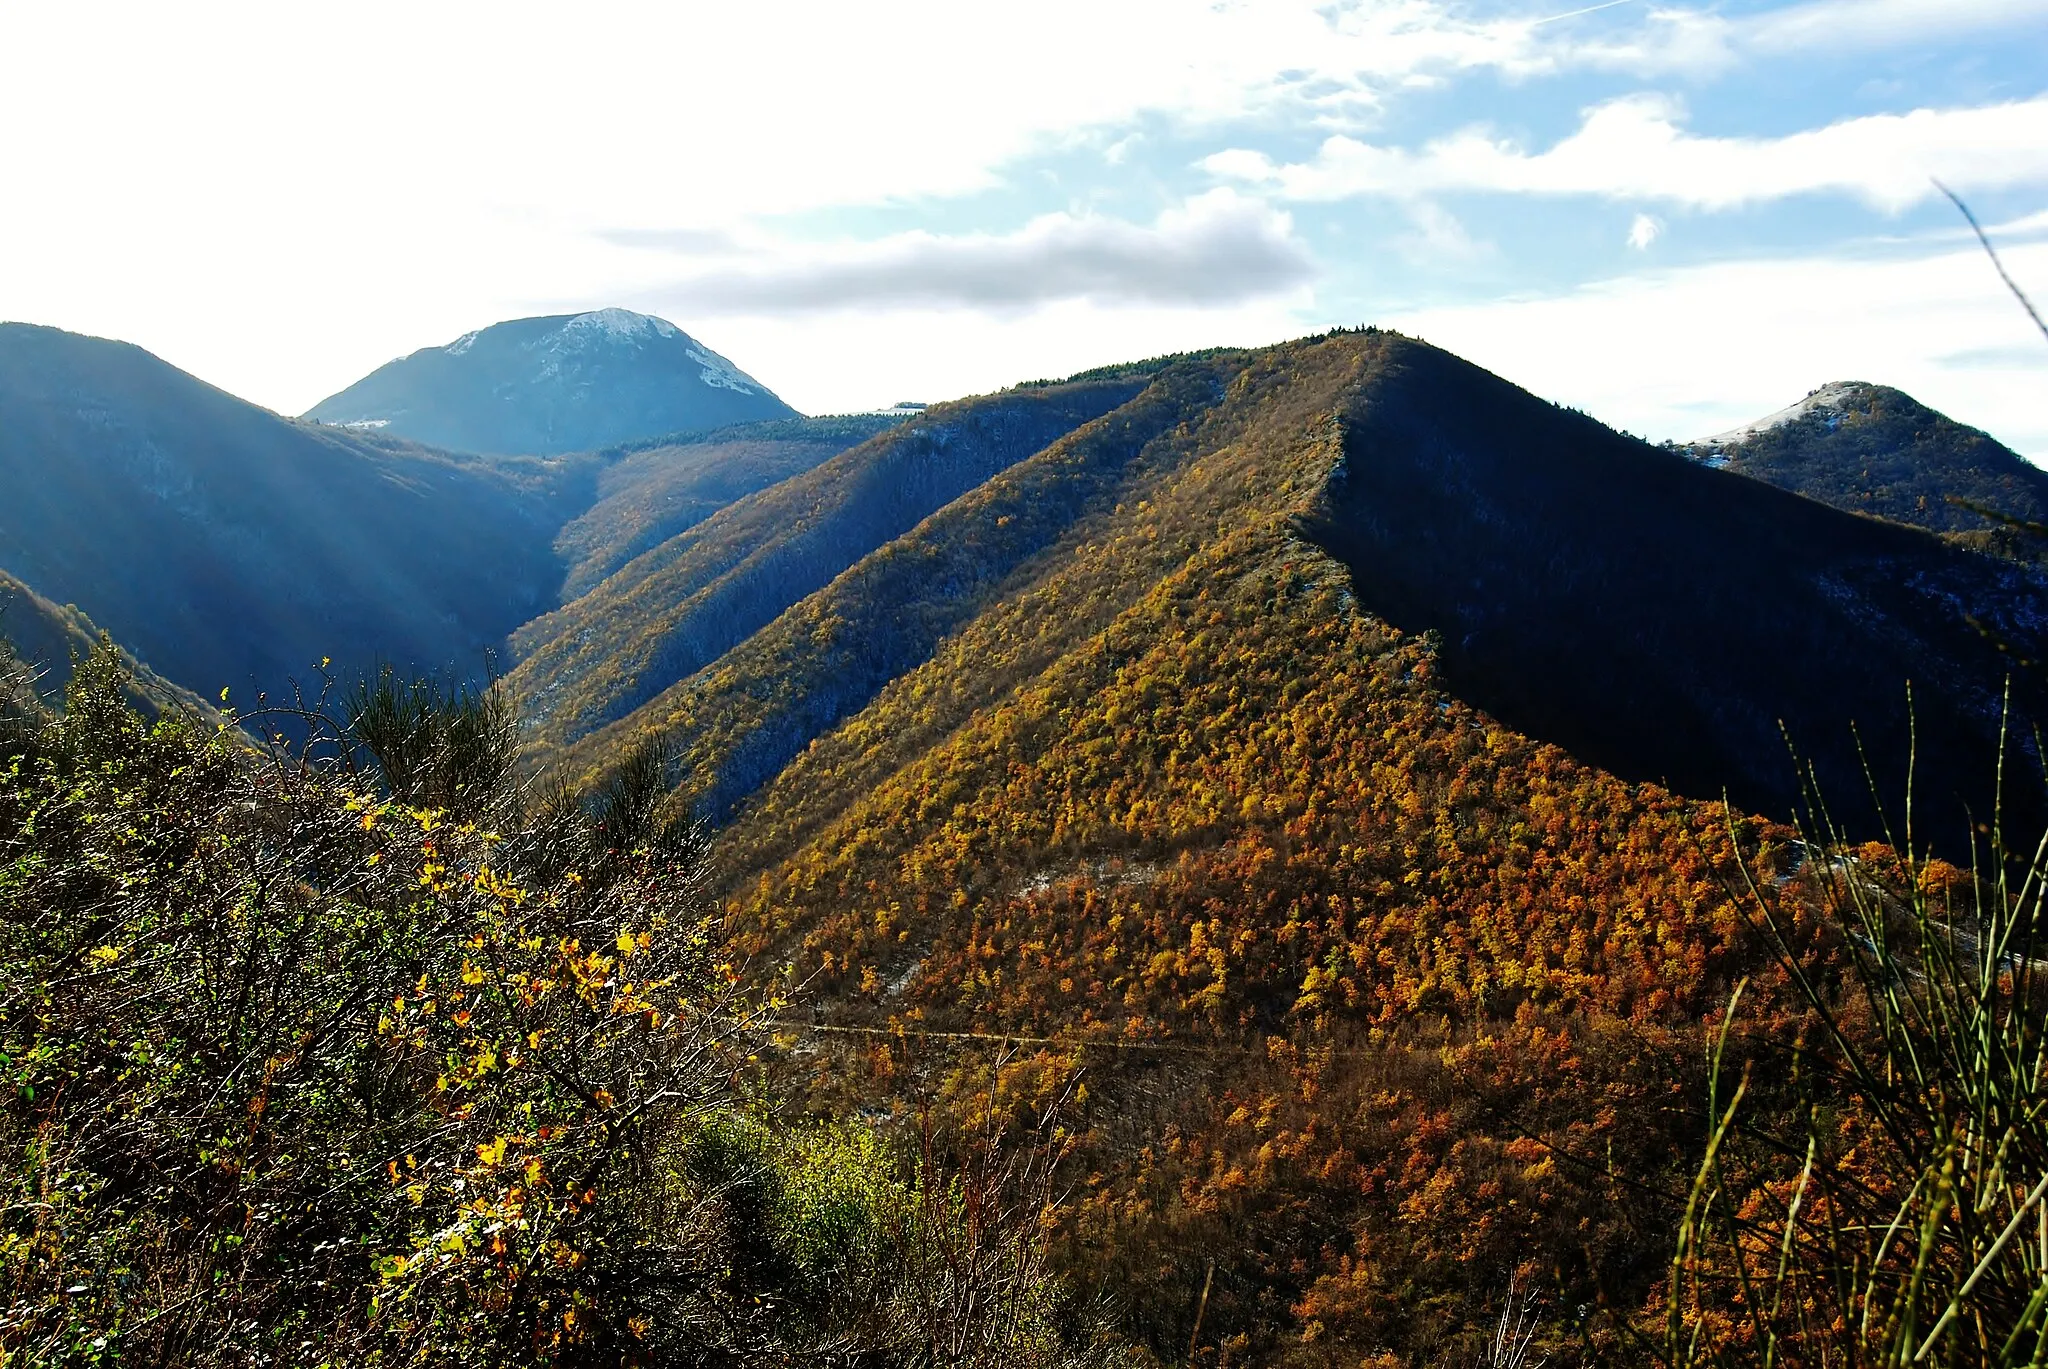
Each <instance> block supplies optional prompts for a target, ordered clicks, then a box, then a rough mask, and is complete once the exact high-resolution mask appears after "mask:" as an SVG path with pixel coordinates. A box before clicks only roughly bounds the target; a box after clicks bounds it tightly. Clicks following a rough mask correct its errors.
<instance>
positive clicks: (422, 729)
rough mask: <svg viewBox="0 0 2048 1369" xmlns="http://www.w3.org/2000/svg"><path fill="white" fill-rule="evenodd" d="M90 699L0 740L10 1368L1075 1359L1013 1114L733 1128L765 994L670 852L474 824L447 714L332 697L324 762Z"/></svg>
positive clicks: (536, 810)
mask: <svg viewBox="0 0 2048 1369" xmlns="http://www.w3.org/2000/svg"><path fill="white" fill-rule="evenodd" d="M6 669H7V667H6V664H5V662H0V678H5V671H6ZM128 688H129V686H128V685H127V683H126V682H125V681H124V680H122V678H121V675H120V666H119V662H118V659H117V658H116V657H115V655H114V654H113V653H112V652H111V651H108V652H104V653H101V654H98V655H96V656H95V657H93V658H92V659H90V660H89V661H88V662H86V663H85V664H84V666H83V668H81V669H80V670H79V671H78V672H77V673H76V674H75V675H74V677H73V679H72V681H71V682H70V685H69V687H68V689H67V691H66V699H65V707H64V709H63V712H62V713H61V715H53V714H49V713H47V712H43V711H30V712H27V713H24V712H21V711H18V710H13V709H0V900H4V905H0V906H4V910H5V913H6V916H5V918H4V919H0V1060H4V1062H5V1066H6V1079H7V1087H6V1088H5V1089H4V1090H0V1142H4V1145H0V1156H4V1162H0V1356H4V1357H5V1358H6V1360H7V1361H8V1362H9V1363H24V1364H37V1365H53V1366H56V1365H64V1366H70V1365H81V1366H82V1365H97V1364H108V1363H132V1364H190V1365H217V1366H230V1365H236V1366H240V1365H249V1364H277V1365H290V1366H308V1369H310V1367H311V1366H316V1365H317V1366H352V1365H361V1364H372V1363H383V1364H433V1365H449V1366H466V1365H467V1366H478V1367H479V1369H500V1367H502V1366H515V1365H585V1366H593V1367H594V1366H621V1365H657V1364H692V1365H706V1366H719V1365H730V1366H749V1367H751V1366H768V1365H789V1366H794V1365H810V1364H819V1363H858V1364H863V1365H875V1366H901V1369H912V1367H913V1366H931V1365H936V1364H940V1363H944V1364H958V1365H969V1366H977V1367H978V1369H997V1367H998V1366H1002V1367H1003V1369H1009V1366H1029V1367H1032V1369H1054V1366H1077V1367H1078V1366H1080V1365H1083V1364H1107V1363H1109V1362H1111V1359H1112V1357H1114V1356H1115V1354H1116V1352H1115V1347H1114V1346H1113V1345H1111V1344H1109V1343H1108V1342H1106V1341H1104V1340H1103V1338H1102V1337H1101V1336H1100V1335H1099V1333H1098V1332H1097V1330H1096V1329H1095V1328H1094V1327H1093V1326H1092V1324H1091V1323H1090V1321H1089V1318H1088V1317H1087V1315H1086V1309H1085V1308H1084V1307H1082V1306H1081V1305H1080V1304H1079V1303H1078V1301H1077V1300H1076V1299H1074V1298H1073V1297H1071V1296H1070V1295H1068V1294H1067V1293H1066V1292H1065V1291H1064V1290H1063V1289H1062V1288H1061V1287H1060V1285H1059V1284H1058V1282H1057V1281H1056V1280H1055V1279H1053V1278H1052V1277H1050V1276H1049V1274H1048V1272H1047V1270H1046V1267H1045V1258H1044V1254H1045V1237H1044V1229H1043V1227H1042V1225H1041V1223H1040V1221H1039V1213H1040V1208H1041V1206H1042V1205H1043V1204H1044V1202H1045V1201H1046V1197H1047V1189H1046V1183H1047V1179H1048V1177H1049V1170H1048V1168H1047V1166H1048V1163H1049V1160H1050V1159H1051V1158H1052V1156H1053V1155H1054V1154H1055V1152H1056V1147H1057V1137H1056V1134H1055V1132H1054V1129H1053V1125H1052V1123H1051V1121H1050V1120H1049V1119H1048V1120H1046V1121H1045V1123H1044V1125H1043V1126H1042V1127H1041V1128H1040V1134H1039V1135H1038V1137H1037V1138H1036V1144H1035V1148H1032V1147H1028V1146H1027V1147H1025V1148H1012V1149H1008V1150H1005V1149H1004V1148H1002V1146H1001V1143H1000V1140H999V1138H990V1139H989V1140H988V1142H987V1143H985V1144H982V1145H979V1146H977V1145H975V1144H974V1143H973V1140H972V1138H966V1139H965V1140H963V1141H962V1142H961V1143H960V1144H958V1145H954V1144H951V1143H949V1144H948V1145H947V1146H946V1147H945V1148H943V1149H942V1148H940V1147H937V1146H934V1145H930V1144H927V1145H925V1146H923V1147H922V1148H909V1147H904V1146H899V1145H894V1144H892V1143H891V1142H890V1141H889V1140H888V1139H886V1138H884V1137H883V1136H881V1135H879V1134H877V1133H875V1132H873V1131H871V1130H869V1129H866V1128H864V1127H861V1126H859V1125H857V1124H856V1125H846V1124H840V1123H829V1122H827V1123H810V1124H805V1125H798V1126H788V1125H783V1124H781V1123H779V1122H778V1121H777V1120H776V1119H775V1118H774V1117H773V1115H772V1114H771V1113H770V1112H769V1110H767V1109H765V1108H764V1107H763V1106H762V1104H761V1103H760V1101H759V1099H758V1097H757V1096H756V1095H755V1094H754V1092H753V1090H752V1089H751V1088H750V1087H749V1085H748V1082H747V1081H748V1079H749V1077H750V1076H751V1074H752V1070H751V1068H750V1066H749V1064H748V1061H747V1060H746V1058H745V1051H746V1049H747V1047H748V1045H749V1044H750V1043H751V1042H753V1041H754V1040H756V1039H757V1037H758V1024H759V1021H760V1018H761V1015H762V1014H763V1013H764V1012H768V1011H772V1010H773V1009H774V1007H775V1000H774V999H773V997H772V996H769V997H766V998H760V997H752V996H749V995H747V994H745V993H744V992H742V991H741V990H740V989H739V988H738V987H737V986H736V984H735V976H734V974H733V973H732V971H731V968H730V967H729V966H728V965H724V964H721V963H720V960H719V952H718V947H717V945H716V943H715V941H714V940H713V939H712V938H711V937H710V936H709V935H708V932H709V927H708V926H707V923H706V919H705V913H706V909H705V907H704V904H703V901H702V897H701V888H702V885H701V879H700V877H699V872H698V863H697V862H698V851H699V849H700V848H699V847H698V845H697V843H696V841H695V839H694V837H693V835H692V834H691V833H690V832H689V831H688V830H687V829H677V828H674V827H666V826H663V825H662V824H660V823H659V822H657V821H654V820H653V819H652V816H651V814H649V812H648V811H647V810H646V809H645V808H644V807H643V806H639V805H636V804H635V803H634V802H633V800H632V797H631V795H630V794H629V793H627V792H624V791H621V790H618V789H614V790H611V791H608V792H605V793H599V794H593V795H590V796H587V802H581V803H579V802H575V801H570V800H562V799H557V800H546V801H539V802H535V801H532V800H531V799H530V798H529V797H528V796H523V795H521V794H519V793H518V792H516V791H515V790H511V789H508V788H506V787H505V786H504V785H503V783H502V781H503V779H504V778H505V777H506V776H507V775H508V774H509V772H510V752H509V749H508V748H509V743H510V741H511V734H510V732H509V731H507V730H506V729H504V728H503V727H502V726H501V724H502V722H503V721H504V720H505V718H506V715H505V714H503V713H502V712H501V711H500V710H497V709H496V708H494V707H493V706H491V705H490V704H489V702H488V701H487V700H486V699H485V698H483V697H481V696H476V695H473V694H472V695H463V694H456V695H449V694H447V693H445V692H443V691H439V690H437V689H436V688H435V687H434V686H431V685H428V684H425V683H424V682H422V683H419V684H414V685H405V684H397V685H393V684H391V683H390V682H388V681H387V682H386V683H385V684H383V685H380V686H375V687H372V688H371V689H370V691H369V692H367V693H365V694H363V695H361V696H359V699H358V706H357V708H355V709H354V710H352V712H351V713H350V714H346V715H342V716H340V717H337V718H336V719H335V720H334V721H335V723H336V725H337V726H338V727H339V729H340V735H341V736H342V737H343V738H344V739H345V740H348V741H350V742H353V743H356V744H359V746H360V748H361V749H360V752H359V753H355V752H353V750H352V752H351V754H359V756H360V760H361V762H362V763H361V764H360V765H357V764H353V763H350V761H349V759H348V756H346V755H345V756H341V757H332V756H330V758H328V759H326V760H321V759H319V758H317V757H309V756H298V755H291V754H286V753H282V752H279V753H273V754H271V755H269V756H267V757H266V756H257V755H254V754H252V752H251V750H250V749H249V748H248V747H247V746H246V744H244V743H243V742H242V741H241V740H239V739H238V738H237V737H236V735H235V734H234V732H233V730H232V729H231V728H230V727H229V725H228V723H227V722H226V721H225V720H223V721H219V722H215V721H213V720H208V719H200V718H196V717H184V718H172V719H165V720H161V721H159V722H158V723H156V724H155V725H150V724H147V723H145V722H144V720H143V719H142V718H141V717H140V716H138V715H137V714H135V713H134V712H132V711H130V709H129V708H128V707H127V706H126V704H125V703H124V702H123V697H122V696H123V694H124V693H125V692H126V691H127V689H128ZM394 691H395V692H394ZM414 705H416V706H414ZM401 715H404V716H408V717H409V718H410V719H411V721H412V724H413V725H412V726H411V727H409V728H407V729H404V730H401V731H397V732H394V731H393V730H391V729H390V728H389V727H388V726H387V725H386V724H388V722H389V721H390V719H392V718H393V717H397V716H401ZM401 761H403V762H404V763H401ZM447 802H453V803H454V804H455V806H454V807H452V808H451V807H445V806H443V804H444V803H447Z"/></svg>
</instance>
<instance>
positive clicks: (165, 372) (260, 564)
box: [0, 324, 596, 704]
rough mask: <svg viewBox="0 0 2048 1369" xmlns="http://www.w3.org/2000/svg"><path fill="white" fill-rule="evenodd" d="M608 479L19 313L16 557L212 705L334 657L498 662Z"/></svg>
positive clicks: (9, 467) (4, 466) (4, 385)
mask: <svg viewBox="0 0 2048 1369" xmlns="http://www.w3.org/2000/svg"><path fill="white" fill-rule="evenodd" d="M595 469H596V467H595V462H594V461H592V460H590V459H582V460H578V461H557V462H552V463H550V462H541V461H536V460H532V459H523V460H497V461H491V460H484V459H481V458H477V457H464V456H453V455H449V454H447V453H443V452H436V451H431V450H429V449H426V448H423V447H417V446H413V445H411V444H409V443H405V442H400V441H397V440H394V439H392V438H389V437H386V436H382V435H379V434H375V433H361V432H351V431H346V430H341V429H333V428H323V427H319V426H316V425H313V424H307V423H299V422H295V421H293V420H290V419H285V418H280V417H278V416H277V415H275V414H273V413H270V412H269V411H267V410H264V409H259V408H257V407H255V406H254V405H251V404H247V403H244V402H243V401H241V400H239V399H236V398H234V397H233V396H232V395H228V394H225V393H223V392H222V391H220V390H217V389H215V388H213V387H212V386H210V385H206V384H204V383H203V382H201V381H199V380H196V379H194V378H193V377H192V376H189V375H187V374H185V373H184V372H182V371H179V370H177V369H176V368H175V367H172V366H169V365H167V364H165V363H164V362H162V361H160V360H158V359H157V358H156V357H154V356H151V355H150V354H149V353H147V352H145V351H143V350H142V349H140V348H138V347H133V346H130V345H128V344H126V343H120V342H109V341H104V340H101V339H98V338H89V337H81V336H78V335H76V334H71V333H64V332H60V331H58V330H56V329H51V328H39V327H32V326H29V325H25V324H6V325H0V569H4V570H6V571H8V572H11V573H12V574H14V575H16V576H18V577H19V578H20V579H21V580H23V581H25V582H27V583H28V584H30V585H33V586H34V587H35V588H36V590H37V592H39V593H41V594H43V595H45V596H47V597H48V598H49V599H50V600H52V601H54V602H57V603H75V604H77V605H79V606H80V607H81V608H82V609H83V610H84V611H85V612H87V613H89V614H90V615H91V616H92V619H93V621H95V622H96V623H98V624H99V625H100V626H101V627H104V628H106V629H107V630H108V631H109V632H111V633H112V634H113V636H114V639H115V640H116V641H118V642H120V643H121V644H122V645H123V646H124V647H126V648H128V649H129V650H132V651H133V652H135V654H136V655H137V656H139V657H140V658H141V659H142V660H144V661H146V662H147V663H148V664H149V666H150V667H151V668H152V669H154V670H156V671H157V672H159V673H160V674H162V675H163V676H165V677H167V678H169V679H171V680H175V681H177V682H178V683H179V684H180V685H183V686H187V687H189V688H192V689H194V690H197V691H199V692H200V693H201V694H203V695H205V696H206V697H208V698H211V697H213V696H214V695H215V694H217V693H218V692H219V690H220V689H221V688H222V687H223V686H230V687H232V688H233V690H234V691H235V699H236V701H237V702H238V703H242V704H246V703H248V702H249V698H250V692H251V691H252V690H253V689H263V690H268V691H270V692H271V693H272V694H273V695H275V694H276V693H278V691H281V690H283V689H284V688H286V686H287V683H288V681H290V680H292V679H297V680H300V681H311V680H312V679H313V676H314V673H315V671H316V670H317V668H318V666H319V663H320V661H321V660H322V658H332V660H333V662H334V666H335V668H336V669H337V670H338V671H343V672H347V671H358V670H365V669H368V668H369V667H371V666H372V665H373V664H374V663H375V662H376V661H378V660H389V661H394V662H396V663H398V664H400V665H402V666H410V665H417V666H419V667H421V668H427V669H435V668H443V667H453V668H455V669H458V670H460V671H462V672H465V673H475V672H479V671H480V670H481V669H482V665H483V654H484V653H485V652H486V651H488V650H491V649H493V648H495V647H497V646H498V645H499V644H500V643H501V642H502V641H503V640H504V638H505V636H506V635H507V634H508V633H509V632H511V630H512V629H513V628H515V627H517V626H518V625H519V624H520V623H522V622H524V621H526V620H527V619H528V618H530V617H532V616H533V615H534V614H536V613H538V612H541V611H543V610H545V609H547V608H549V607H551V606H552V605H553V603H554V602H555V594H556V591H557V589H558V587H559V585H560V583H561V563H560V561H559V560H558V559H557V557H556V554H555V552H554V550H553V545H552V544H553V540H554V537H555V535H556V533H557V532H558V530H559V529H560V528H561V527H562V525H563V524H564V523H565V522H566V521H567V520H568V518H569V517H571V516H573V515H574V514H575V513H576V512H579V511H581V510H582V509H583V508H586V507H588V505H589V503H590V498H591V490H592V485H593V482H594V478H595Z"/></svg>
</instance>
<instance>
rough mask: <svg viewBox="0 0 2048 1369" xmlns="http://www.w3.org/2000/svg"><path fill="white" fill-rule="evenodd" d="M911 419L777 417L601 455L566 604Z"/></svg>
mask: <svg viewBox="0 0 2048 1369" xmlns="http://www.w3.org/2000/svg"><path fill="white" fill-rule="evenodd" d="M908 416H909V415H908V414H907V413H906V414H852V415H845V416H840V417H830V418H777V419H768V420H765V421H763V422H760V423H746V424H740V425H738V426H735V427H731V428H719V429H715V430H713V431H711V432H708V433H700V434H694V435H685V436H680V437H675V438H660V439H655V440H653V441H648V442H642V443H637V444H632V445H629V446H627V447H624V448H620V449H618V450H616V451H610V452H605V453H603V454H602V457H603V460H604V462H605V464H604V465H603V467H602V469H601V471H600V473H599V475H598V478H597V493H596V497H597V502H596V503H595V504H594V505H592V506H591V507H590V508H589V509H588V510H586V511H585V512H583V513H582V514H580V515H578V516H577V517H576V518H575V519H573V520H571V521H570V523H569V524H568V525H567V526H566V527H564V528H563V529H562V531H561V534H560V535H559V536H557V537H556V539H555V548H556V550H557V551H559V552H560V553H561V555H562V558H563V560H564V562H565V563H566V564H567V567H568V574H567V578H566V579H565V581H564V583H563V586H562V599H563V601H564V602H567V601H568V600H571V599H574V598H576V597H577V596H578V595H580V594H583V593H584V592H586V591H588V590H590V589H592V588H595V587H596V585H597V584H598V583H599V582H600V581H602V580H603V579H604V578H605V577H606V576H608V575H610V574H611V573H612V572H614V571H616V570H618V569H619V568H620V567H621V566H623V565H625V564H626V563H627V562H628V561H631V560H632V559H633V558H634V557H636V556H638V555H640V554H641V553H642V552H645V551H649V550H651V549H653V548H654V547H656V546H659V545H660V544H661V543H663V542H665V541H667V540H668V539H669V538H671V537H674V536H676V535H677V534H678V533H681V532H685V531H687V530H688V529H690V528H691V527H694V526H695V525H696V524H698V523H701V522H702V521H703V520H704V519H706V518H708V517H710V516H711V515H712V514H714V513H716V512H717V511H718V510H720V509H722V508H724V507H725V506H726V505H727V504H730V503H732V502H733V501H734V500H736V499H741V498H744V497H745V496H747V495H749V494H752V493H754V492H755V491H756V490H762V489H766V488H767V487H768V486H770V485H774V484H777V483H779V482H780V481H783V480H786V479H788V478H789V477H791V476H793V475H800V474H802V473H803V472H805V471H807V470H809V469H811V468H812V467H813V466H816V465H817V464H819V463H820V462H822V461H825V460H827V459H829V458H831V457H834V456H837V455H838V454H839V453H840V452H843V451H845V450H846V449H847V448H848V447H852V446H856V445H858V444H859V443H861V442H864V441H866V440H867V439H868V438H870V437H873V436H875V435H876V434H877V433H883V432H887V431H888V430H889V429H891V428H893V427H895V426H896V425H897V424H898V423H900V422H902V421H903V419H904V418H905V417H908Z"/></svg>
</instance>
